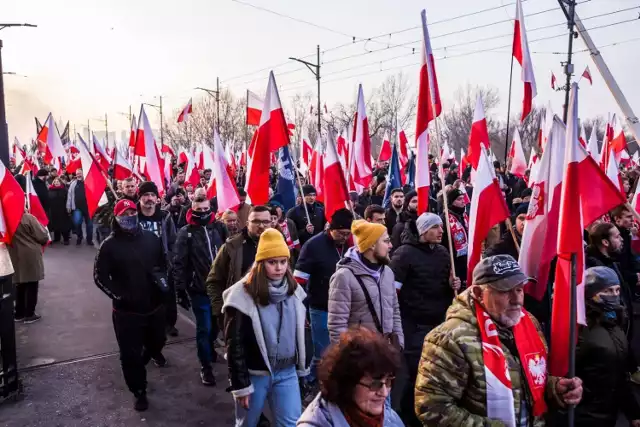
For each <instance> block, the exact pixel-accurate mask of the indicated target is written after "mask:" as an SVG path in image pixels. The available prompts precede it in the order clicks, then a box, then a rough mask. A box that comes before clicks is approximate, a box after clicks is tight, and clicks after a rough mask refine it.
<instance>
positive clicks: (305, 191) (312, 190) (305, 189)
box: [302, 184, 318, 196]
mask: <svg viewBox="0 0 640 427" xmlns="http://www.w3.org/2000/svg"><path fill="white" fill-rule="evenodd" d="M312 193H313V194H318V192H317V191H316V188H315V187H314V186H313V185H311V184H307V185H303V186H302V194H304V195H305V196H308V195H309V194H312Z"/></svg>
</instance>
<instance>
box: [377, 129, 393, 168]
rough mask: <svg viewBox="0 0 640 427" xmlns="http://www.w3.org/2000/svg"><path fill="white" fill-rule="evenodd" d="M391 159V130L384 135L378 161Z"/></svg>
mask: <svg viewBox="0 0 640 427" xmlns="http://www.w3.org/2000/svg"><path fill="white" fill-rule="evenodd" d="M390 159H391V141H390V140H389V132H388V131H385V133H384V136H383V137H382V146H381V147H380V153H378V162H387V161H389V160H390Z"/></svg>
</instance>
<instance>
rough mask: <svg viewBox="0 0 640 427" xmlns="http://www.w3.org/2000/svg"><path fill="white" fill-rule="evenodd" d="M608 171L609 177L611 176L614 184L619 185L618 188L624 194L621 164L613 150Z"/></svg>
mask: <svg viewBox="0 0 640 427" xmlns="http://www.w3.org/2000/svg"><path fill="white" fill-rule="evenodd" d="M606 173H607V177H609V179H610V180H611V182H612V183H613V185H615V186H616V187H618V189H619V190H620V192H621V193H622V194H623V196H624V186H623V185H622V177H621V176H620V166H619V165H618V162H617V161H616V156H614V155H613V150H612V151H611V154H610V155H609V164H608V165H607V170H606Z"/></svg>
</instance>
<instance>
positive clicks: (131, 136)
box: [129, 114, 138, 148]
mask: <svg viewBox="0 0 640 427" xmlns="http://www.w3.org/2000/svg"><path fill="white" fill-rule="evenodd" d="M137 134H138V122H137V121H136V115H135V114H132V115H131V132H130V133H129V147H131V148H134V147H135V146H136V136H137Z"/></svg>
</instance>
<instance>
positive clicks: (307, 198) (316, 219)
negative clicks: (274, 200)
mask: <svg viewBox="0 0 640 427" xmlns="http://www.w3.org/2000/svg"><path fill="white" fill-rule="evenodd" d="M302 193H303V194H304V201H303V202H302V203H301V204H299V205H298V206H294V207H293V208H291V209H289V212H287V218H289V219H290V220H292V221H293V222H294V224H295V225H296V228H297V230H298V238H299V239H300V244H301V245H304V244H305V243H306V242H307V240H309V239H311V238H312V237H313V236H315V235H317V234H319V233H322V232H323V231H324V226H325V224H326V223H327V220H326V219H325V217H324V207H323V206H322V205H321V204H320V203H318V202H316V194H317V193H316V189H315V188H314V187H313V185H304V186H302ZM307 215H308V216H307Z"/></svg>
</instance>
